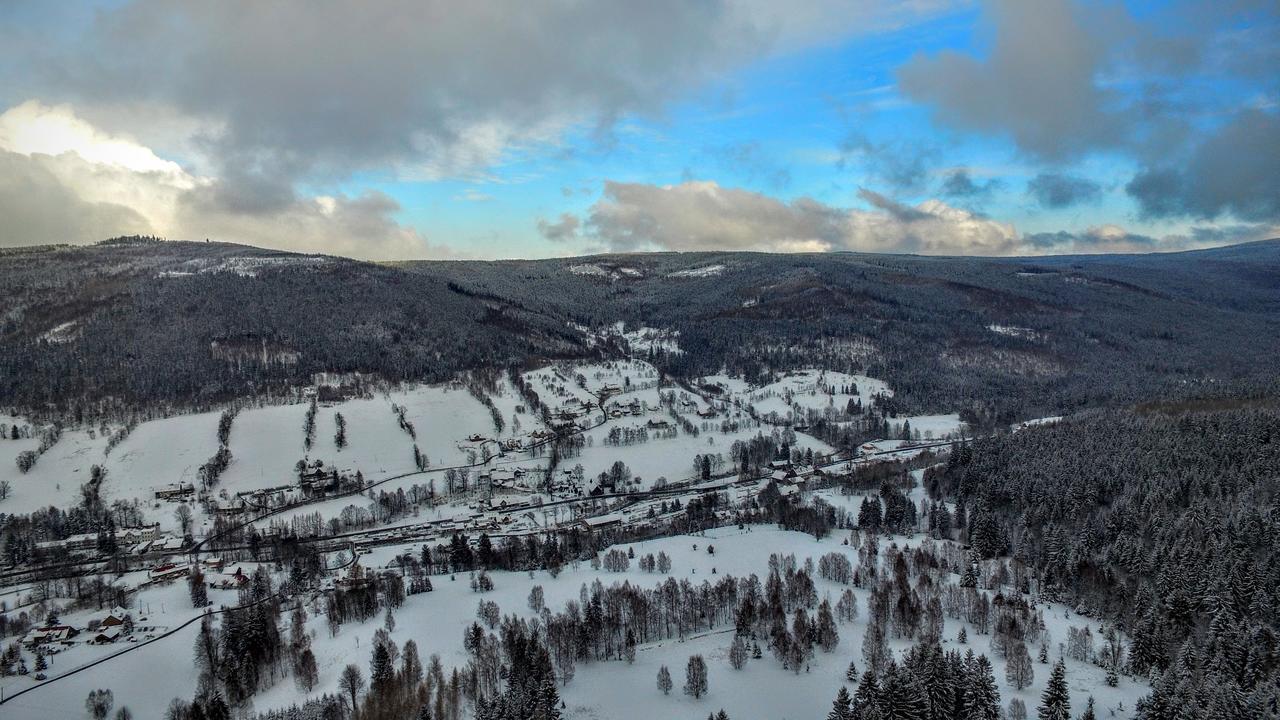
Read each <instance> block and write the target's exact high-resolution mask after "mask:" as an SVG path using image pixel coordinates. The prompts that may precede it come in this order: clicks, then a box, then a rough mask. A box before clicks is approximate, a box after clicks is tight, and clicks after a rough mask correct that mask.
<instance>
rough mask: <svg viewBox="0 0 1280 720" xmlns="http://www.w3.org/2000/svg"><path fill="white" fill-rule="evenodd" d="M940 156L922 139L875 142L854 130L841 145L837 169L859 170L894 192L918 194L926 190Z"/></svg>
mask: <svg viewBox="0 0 1280 720" xmlns="http://www.w3.org/2000/svg"><path fill="white" fill-rule="evenodd" d="M937 156H938V151H937V149H936V148H934V147H932V146H930V145H928V144H926V143H922V142H920V141H919V139H915V140H912V141H909V142H908V141H900V140H889V141H881V142H875V141H872V140H871V139H870V138H868V137H867V136H866V135H865V134H864V133H863V132H862V131H860V130H856V129H854V130H850V131H849V133H848V134H847V135H846V136H845V138H844V140H843V141H841V143H840V159H839V161H838V162H837V166H838V167H840V168H846V167H850V166H856V167H859V168H860V169H862V170H863V171H864V172H865V173H867V175H869V176H870V178H873V179H875V180H878V181H881V182H883V183H885V184H887V185H889V186H890V187H892V188H893V189H894V190H902V191H916V190H922V189H923V188H924V186H925V181H926V180H927V179H928V177H929V169H930V166H931V165H932V163H933V161H934V160H935V159H936V158H937Z"/></svg>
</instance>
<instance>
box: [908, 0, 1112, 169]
mask: <svg viewBox="0 0 1280 720" xmlns="http://www.w3.org/2000/svg"><path fill="white" fill-rule="evenodd" d="M988 8H989V10H988V14H989V20H990V22H991V24H992V25H993V26H994V35H995V37H994V44H993V46H992V48H991V52H990V55H989V56H988V57H987V58H986V59H983V60H980V59H978V58H975V57H972V56H969V55H964V54H960V53H957V52H954V51H950V50H946V51H943V52H941V53H939V54H937V55H935V56H932V57H928V56H924V55H917V56H915V57H913V58H912V59H911V60H909V61H908V62H907V63H906V64H905V65H903V66H902V67H901V68H899V70H898V80H899V83H900V85H901V87H902V89H903V91H904V92H905V93H906V94H907V95H908V96H909V97H911V98H912V99H914V100H916V101H919V102H923V103H926V104H928V105H931V106H932V107H933V108H934V110H935V112H936V114H937V116H938V118H939V119H941V120H942V121H943V122H945V123H947V124H951V125H955V126H957V127H961V128H965V129H969V130H976V131H979V132H984V133H995V134H1007V135H1008V136H1009V137H1011V138H1012V139H1013V141H1014V142H1015V143H1017V145H1018V146H1019V147H1020V148H1022V149H1024V150H1026V151H1028V152H1030V153H1032V154H1034V155H1038V156H1042V157H1046V158H1051V159H1061V158H1065V157H1070V156H1072V155H1076V154H1079V153H1081V152H1083V151H1085V150H1087V149H1092V148H1095V147H1105V146H1109V145H1113V144H1114V143H1116V142H1117V140H1118V139H1119V138H1120V137H1123V136H1124V134H1125V133H1126V131H1127V130H1126V127H1125V122H1124V120H1125V119H1124V117H1123V116H1121V115H1118V114H1117V113H1116V112H1114V111H1113V110H1112V109H1111V107H1110V105H1111V102H1112V99H1113V98H1112V97H1111V94H1110V93H1109V92H1108V91H1107V90H1104V89H1103V88H1102V87H1100V86H1099V84H1098V83H1097V82H1096V81H1095V77H1096V75H1097V74H1098V72H1099V70H1100V68H1101V67H1102V63H1103V57H1104V51H1105V48H1104V47H1103V46H1102V44H1101V40H1100V39H1099V38H1098V37H1096V36H1095V35H1094V34H1092V33H1091V32H1090V31H1089V28H1088V27H1087V25H1086V22H1085V18H1084V17H1083V16H1082V14H1081V13H1080V12H1079V11H1077V9H1076V8H1075V6H1074V5H1073V3H1071V2H1070V1H1069V0H1041V1H1039V2H1027V1H1025V0H994V1H993V2H991V3H990V4H989V5H988Z"/></svg>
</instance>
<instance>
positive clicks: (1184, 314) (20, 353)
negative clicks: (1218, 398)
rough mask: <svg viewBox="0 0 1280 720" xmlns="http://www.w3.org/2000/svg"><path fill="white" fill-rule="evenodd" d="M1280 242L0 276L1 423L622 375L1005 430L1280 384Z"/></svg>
mask: <svg viewBox="0 0 1280 720" xmlns="http://www.w3.org/2000/svg"><path fill="white" fill-rule="evenodd" d="M1277 290H1280V241H1274V240H1273V241H1264V242H1260V243H1252V244H1248V245H1240V246H1233V247H1227V248H1219V249H1215V250H1205V251H1196V252H1189V253H1171V254H1153V255H1124V256H1117V255H1109V256H1101V255H1099V256H1075V257H1049V258H938V257H918V256H897V255H866V254H848V253H833V254H825V255H764V254H751V253H727V254H726V253H688V254H675V253H661V254H641V255H625V256H596V257H590V258H574V259H554V260H538V261H498V262H414V263H398V264H392V265H379V264H372V263H364V262H357V261H353V260H346V259H342V258H334V257H321V256H304V255H293V254H288V253H282V252H275V251H267V250H260V249H256V248H250V247H245V246H237V245H230V244H225V243H180V242H155V241H146V239H130V238H126V239H123V240H116V241H112V242H109V243H103V244H101V245H98V246H93V247H74V248H73V247H40V248H18V249H14V250H9V251H5V252H4V253H0V295H2V296H3V297H4V299H5V308H4V314H3V315H2V316H0V318H2V319H0V403H4V404H6V405H8V406H10V407H12V408H16V409H21V410H27V411H33V410H34V411H39V412H44V413H46V414H49V415H61V416H62V417H68V416H77V417H78V416H83V415H86V414H87V415H91V416H92V415H100V414H104V413H110V412H121V411H127V410H130V409H136V408H139V407H155V406H157V405H174V406H179V407H191V406H204V405H211V404H215V403H217V402H221V401H225V400H227V399H231V398H236V397H243V396H246V395H259V396H260V395H265V394H271V393H278V392H281V391H284V390H286V389H288V388H289V387H292V386H296V385H299V384H307V383H310V382H311V380H312V378H313V376H314V374H315V373H319V372H338V373H367V374H369V375H373V376H377V377H380V378H383V379H385V380H389V381H393V382H394V381H402V380H413V381H418V380H421V381H439V380H443V379H446V378H449V377H451V376H453V375H455V374H456V373H457V372H459V371H463V370H468V369H474V368H494V367H513V366H522V365H525V364H528V363H530V362H536V361H540V360H544V359H547V358H554V357H592V356H598V355H617V354H619V353H622V352H626V350H627V348H626V343H625V341H623V340H621V339H620V338H617V337H613V338H604V339H602V337H601V332H602V331H604V330H605V329H607V328H611V327H613V325H614V323H618V322H622V323H624V324H625V327H628V328H634V327H639V326H648V327H655V328H662V329H667V330H674V331H676V332H678V333H679V336H678V342H679V345H680V347H681V349H682V350H683V352H666V351H656V352H655V351H645V352H642V353H640V354H642V355H644V356H646V357H649V358H650V359H652V360H653V361H654V362H655V363H656V364H657V365H659V366H660V367H661V368H663V369H664V370H666V371H667V372H668V373H670V374H672V375H675V376H686V377H692V376H698V375H701V374H706V373H712V372H717V371H721V370H728V371H729V372H733V373H740V374H742V375H744V376H746V377H747V378H748V379H761V378H765V377H768V376H769V375H771V374H772V373H776V372H779V371H783V370H787V369H792V368H796V367H802V366H813V365H819V366H823V367H826V368H829V369H832V370H849V371H858V372H865V373H867V374H870V375H872V376H875V377H880V378H883V379H885V380H887V381H888V382H889V383H890V385H891V386H892V387H894V388H895V390H896V391H897V393H898V396H897V397H898V400H899V402H900V403H901V404H902V407H901V410H903V411H906V412H927V411H955V410H961V411H963V412H964V413H966V416H967V419H969V420H971V421H976V422H981V421H984V420H991V421H1000V422H1003V421H1007V420H1009V419H1015V418H1019V417H1027V416H1031V415H1036V414H1048V413H1061V412H1069V411H1072V410H1075V409H1079V408H1086V407H1096V406H1099V405H1121V404H1126V403H1132V402H1140V401H1143V400H1146V399H1148V398H1152V397H1179V396H1196V395H1203V394H1204V393H1206V392H1215V393H1220V392H1223V390H1224V389H1226V390H1231V389H1234V388H1238V387H1255V386H1258V385H1259V384H1265V383H1268V382H1274V378H1275V377H1277V376H1278V375H1280V360H1278V358H1280V292H1277Z"/></svg>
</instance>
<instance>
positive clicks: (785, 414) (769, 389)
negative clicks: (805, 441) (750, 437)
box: [744, 370, 893, 420]
mask: <svg viewBox="0 0 1280 720" xmlns="http://www.w3.org/2000/svg"><path fill="white" fill-rule="evenodd" d="M845 386H856V387H857V389H858V392H857V394H853V393H843V392H840V389H841V388H843V387H845ZM876 395H885V396H892V395H893V391H892V390H890V389H889V386H888V385H887V384H886V383H885V382H884V381H883V380H877V379H875V378H871V377H867V376H865V375H848V374H845V373H839V372H826V371H823V370H801V371H798V372H793V373H788V374H786V375H784V376H783V377H782V379H780V380H778V381H777V382H774V383H770V384H769V385H765V386H764V387H761V388H759V389H755V390H752V391H751V392H749V393H748V394H746V396H745V397H744V402H749V403H750V404H751V405H752V406H753V407H754V408H755V410H756V413H757V414H759V415H761V416H769V415H773V416H776V417H777V418H778V419H779V420H790V419H792V418H793V417H794V414H795V409H796V408H797V407H798V408H800V409H801V410H806V411H807V410H817V411H819V412H821V411H822V410H824V409H825V408H832V409H834V410H836V411H838V412H844V409H845V406H846V405H848V403H849V400H851V399H854V398H857V399H859V400H861V401H862V404H863V405H864V406H869V405H870V404H871V402H872V399H873V398H874V397H875V396H876Z"/></svg>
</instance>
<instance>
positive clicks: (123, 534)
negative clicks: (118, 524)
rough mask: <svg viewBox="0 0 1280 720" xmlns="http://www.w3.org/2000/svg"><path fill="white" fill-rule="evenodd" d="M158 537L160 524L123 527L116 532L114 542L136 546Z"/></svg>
mask: <svg viewBox="0 0 1280 720" xmlns="http://www.w3.org/2000/svg"><path fill="white" fill-rule="evenodd" d="M157 537H160V523H155V524H153V525H146V526H142V527H123V528H120V529H119V530H117V531H116V542H119V543H128V544H130V545H136V544H138V543H143V542H151V541H152V540H155V539H156V538H157Z"/></svg>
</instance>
